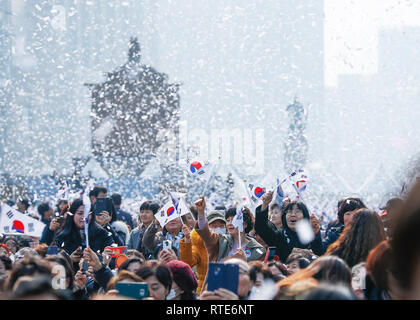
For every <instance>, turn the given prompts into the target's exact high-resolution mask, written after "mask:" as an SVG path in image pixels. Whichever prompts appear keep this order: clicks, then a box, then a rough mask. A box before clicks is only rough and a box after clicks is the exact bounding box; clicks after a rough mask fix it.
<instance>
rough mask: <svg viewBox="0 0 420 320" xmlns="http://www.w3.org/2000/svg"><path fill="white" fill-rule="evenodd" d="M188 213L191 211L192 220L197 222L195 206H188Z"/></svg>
mask: <svg viewBox="0 0 420 320" xmlns="http://www.w3.org/2000/svg"><path fill="white" fill-rule="evenodd" d="M190 211H191V213H192V215H193V216H194V219H195V220H197V219H198V211H197V207H196V206H190Z"/></svg>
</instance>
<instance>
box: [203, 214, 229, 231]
mask: <svg viewBox="0 0 420 320" xmlns="http://www.w3.org/2000/svg"><path fill="white" fill-rule="evenodd" d="M207 222H208V224H209V228H210V229H212V230H213V231H214V232H216V233H219V234H224V233H226V219H225V215H224V214H223V213H222V212H220V211H217V210H215V211H211V212H210V213H209V214H208V215H207Z"/></svg>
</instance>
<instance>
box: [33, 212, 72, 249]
mask: <svg viewBox="0 0 420 320" xmlns="http://www.w3.org/2000/svg"><path fill="white" fill-rule="evenodd" d="M68 209H69V206H68V205H65V206H64V207H63V209H62V211H61V213H58V212H55V213H54V215H53V217H52V219H51V221H50V222H49V223H48V224H47V225H46V226H45V228H44V230H43V231H42V235H41V239H40V240H39V243H45V244H47V245H48V246H50V245H52V244H54V242H55V238H56V236H57V234H58V233H60V232H61V231H62V230H63V229H64V226H65V223H66V216H67V212H68Z"/></svg>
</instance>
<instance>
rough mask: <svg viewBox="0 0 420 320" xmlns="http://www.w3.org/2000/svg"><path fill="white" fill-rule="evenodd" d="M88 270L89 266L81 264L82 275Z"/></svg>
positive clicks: (84, 263)
mask: <svg viewBox="0 0 420 320" xmlns="http://www.w3.org/2000/svg"><path fill="white" fill-rule="evenodd" d="M88 269H89V264H88V263H86V262H85V261H83V262H82V271H83V273H84V274H86V271H88Z"/></svg>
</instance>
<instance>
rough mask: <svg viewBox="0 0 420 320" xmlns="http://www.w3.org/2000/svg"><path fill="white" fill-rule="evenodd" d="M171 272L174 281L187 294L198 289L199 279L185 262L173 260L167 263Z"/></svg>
mask: <svg viewBox="0 0 420 320" xmlns="http://www.w3.org/2000/svg"><path fill="white" fill-rule="evenodd" d="M167 266H168V268H169V269H170V270H171V273H172V277H173V281H175V283H176V284H177V286H178V287H180V288H181V289H182V290H184V291H185V292H192V291H194V290H196V289H197V286H198V283H197V278H196V277H195V275H194V272H193V271H192V269H191V267H190V266H189V265H188V264H186V263H185V262H183V261H180V260H172V261H170V262H168V263H167Z"/></svg>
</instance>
